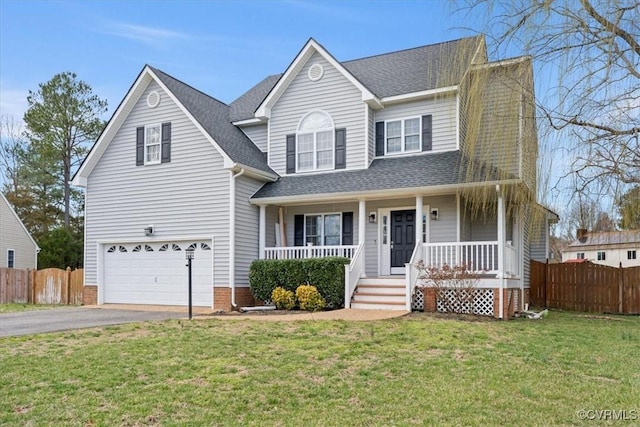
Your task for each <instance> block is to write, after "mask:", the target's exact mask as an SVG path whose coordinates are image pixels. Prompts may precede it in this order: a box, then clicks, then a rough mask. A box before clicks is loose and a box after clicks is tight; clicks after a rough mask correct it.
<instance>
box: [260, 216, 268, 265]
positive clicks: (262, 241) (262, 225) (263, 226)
mask: <svg viewBox="0 0 640 427" xmlns="http://www.w3.org/2000/svg"><path fill="white" fill-rule="evenodd" d="M259 208H260V222H259V224H260V227H259V229H258V258H260V259H264V257H265V254H264V250H265V247H266V239H267V236H266V232H267V207H266V206H265V205H260V206H259Z"/></svg>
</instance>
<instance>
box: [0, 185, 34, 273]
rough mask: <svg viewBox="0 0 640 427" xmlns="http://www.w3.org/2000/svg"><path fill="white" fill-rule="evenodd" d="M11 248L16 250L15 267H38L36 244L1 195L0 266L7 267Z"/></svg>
mask: <svg viewBox="0 0 640 427" xmlns="http://www.w3.org/2000/svg"><path fill="white" fill-rule="evenodd" d="M9 249H13V251H14V262H15V264H14V268H19V269H34V268H36V246H35V245H34V244H33V241H32V240H31V238H30V237H29V234H27V232H26V230H25V229H24V228H23V226H22V223H21V222H20V221H19V220H18V218H17V217H16V216H15V215H14V213H13V211H12V209H11V208H10V207H9V205H7V204H6V203H5V200H4V199H3V198H2V197H0V268H6V267H7V261H8V258H7V255H8V254H7V251H8V250H9Z"/></svg>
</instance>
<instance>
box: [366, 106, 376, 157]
mask: <svg viewBox="0 0 640 427" xmlns="http://www.w3.org/2000/svg"><path fill="white" fill-rule="evenodd" d="M367 111H368V112H369V122H368V123H367V146H368V153H369V164H367V167H369V165H370V164H371V162H372V161H373V159H374V158H375V157H376V115H375V114H376V113H375V112H374V111H373V109H372V108H371V107H369V106H368V105H367Z"/></svg>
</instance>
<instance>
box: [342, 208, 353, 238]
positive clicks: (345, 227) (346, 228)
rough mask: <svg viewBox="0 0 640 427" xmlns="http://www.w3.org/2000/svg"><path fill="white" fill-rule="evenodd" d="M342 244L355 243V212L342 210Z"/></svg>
mask: <svg viewBox="0 0 640 427" xmlns="http://www.w3.org/2000/svg"><path fill="white" fill-rule="evenodd" d="M342 244H343V245H353V212H342Z"/></svg>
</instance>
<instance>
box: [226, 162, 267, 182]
mask: <svg viewBox="0 0 640 427" xmlns="http://www.w3.org/2000/svg"><path fill="white" fill-rule="evenodd" d="M224 167H225V169H228V170H230V171H233V172H239V171H241V170H242V169H244V170H245V173H246V175H247V176H250V177H253V178H260V179H265V180H267V181H272V182H273V181H277V180H278V176H277V175H272V174H270V173H267V172H265V171H263V170H261V169H256V168H252V167H251V166H245V165H242V164H240V163H233V164H230V165H229V164H225V165H224Z"/></svg>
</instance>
